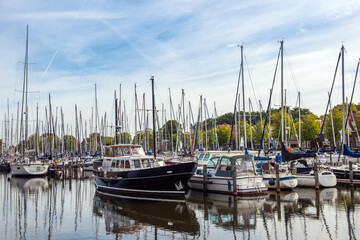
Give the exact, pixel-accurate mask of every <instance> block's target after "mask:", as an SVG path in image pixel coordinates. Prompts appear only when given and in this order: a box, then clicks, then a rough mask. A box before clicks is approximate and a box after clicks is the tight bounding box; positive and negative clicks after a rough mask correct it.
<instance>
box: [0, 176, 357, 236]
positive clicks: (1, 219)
mask: <svg viewBox="0 0 360 240" xmlns="http://www.w3.org/2000/svg"><path fill="white" fill-rule="evenodd" d="M8 176H9V175H6V174H0V226H1V231H0V239H74V238H82V239H121V238H125V239H166V240H167V239H204V240H210V239H356V238H358V236H360V228H358V227H356V226H358V225H359V224H360V189H359V188H351V187H348V186H346V185H345V186H337V187H336V188H326V189H320V190H318V191H316V190H315V189H311V188H307V189H306V188H295V189H294V190H293V191H290V192H285V191H283V192H281V193H279V194H278V193H276V192H271V191H269V193H268V195H266V196H263V197H255V198H244V197H237V198H235V197H233V196H225V195H218V194H208V195H207V196H204V195H203V193H202V192H196V191H190V192H189V196H188V199H187V200H186V201H185V202H181V203H178V202H170V203H169V202H157V203H156V202H155V203H154V202H141V201H135V200H131V201H129V200H125V201H124V200H120V199H118V198H110V197H108V196H103V195H99V194H98V193H96V187H95V185H94V183H93V180H92V179H91V174H89V175H87V172H85V173H83V172H81V171H80V172H72V173H71V175H69V176H67V177H64V178H61V179H54V178H46V177H45V178H32V179H31V178H30V179H27V178H12V179H9V180H8Z"/></svg>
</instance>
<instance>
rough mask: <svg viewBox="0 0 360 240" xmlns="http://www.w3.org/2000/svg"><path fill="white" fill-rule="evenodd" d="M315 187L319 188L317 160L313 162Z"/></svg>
mask: <svg viewBox="0 0 360 240" xmlns="http://www.w3.org/2000/svg"><path fill="white" fill-rule="evenodd" d="M314 177H315V189H319V171H318V166H317V162H314Z"/></svg>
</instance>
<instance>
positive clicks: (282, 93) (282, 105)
mask: <svg viewBox="0 0 360 240" xmlns="http://www.w3.org/2000/svg"><path fill="white" fill-rule="evenodd" d="M283 45H284V41H283V40H281V41H280V48H281V61H280V62H281V63H280V64H281V142H284V46H283Z"/></svg>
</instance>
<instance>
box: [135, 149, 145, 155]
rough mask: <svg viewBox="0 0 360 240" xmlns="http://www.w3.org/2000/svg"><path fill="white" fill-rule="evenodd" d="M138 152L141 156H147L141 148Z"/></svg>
mask: <svg viewBox="0 0 360 240" xmlns="http://www.w3.org/2000/svg"><path fill="white" fill-rule="evenodd" d="M137 152H138V153H139V155H145V152H144V150H143V149H142V148H141V147H138V148H137Z"/></svg>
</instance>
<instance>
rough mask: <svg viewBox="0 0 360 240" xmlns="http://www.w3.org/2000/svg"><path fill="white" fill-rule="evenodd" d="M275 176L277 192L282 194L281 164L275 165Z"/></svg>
mask: <svg viewBox="0 0 360 240" xmlns="http://www.w3.org/2000/svg"><path fill="white" fill-rule="evenodd" d="M275 174H276V192H280V172H279V163H275Z"/></svg>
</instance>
